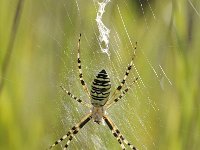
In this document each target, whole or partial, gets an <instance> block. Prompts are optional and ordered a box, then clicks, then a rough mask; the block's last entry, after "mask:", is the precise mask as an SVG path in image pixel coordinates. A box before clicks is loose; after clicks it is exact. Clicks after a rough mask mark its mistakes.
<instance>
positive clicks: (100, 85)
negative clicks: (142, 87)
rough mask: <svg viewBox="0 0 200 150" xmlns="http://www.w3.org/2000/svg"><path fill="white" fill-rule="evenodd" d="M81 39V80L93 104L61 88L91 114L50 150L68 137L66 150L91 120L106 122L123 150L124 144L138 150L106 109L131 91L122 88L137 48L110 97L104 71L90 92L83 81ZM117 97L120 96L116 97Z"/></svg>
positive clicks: (79, 64)
mask: <svg viewBox="0 0 200 150" xmlns="http://www.w3.org/2000/svg"><path fill="white" fill-rule="evenodd" d="M80 39H81V34H80V37H79V41H78V55H77V58H78V71H79V78H80V82H81V84H82V86H83V89H84V91H85V92H86V93H87V95H88V97H89V99H90V100H91V104H89V103H86V102H85V101H82V100H81V99H79V98H77V97H75V96H74V95H73V94H72V93H71V92H69V91H67V90H66V89H65V88H64V87H63V86H61V88H62V89H63V91H64V92H66V93H67V94H68V95H69V96H70V97H71V98H73V99H74V100H76V101H77V102H79V103H81V104H83V105H84V106H86V107H89V108H91V112H90V113H88V114H87V115H86V116H85V117H83V119H82V120H81V121H80V122H79V123H77V124H76V125H75V126H73V127H72V128H71V130H69V131H68V132H67V133H66V134H65V135H64V136H63V137H61V138H60V139H59V140H57V141H56V142H55V143H54V144H53V145H51V146H50V147H49V149H51V148H52V147H54V146H55V145H57V144H59V143H60V142H61V141H63V140H64V139H66V138H67V137H69V139H68V141H67V143H66V145H65V146H64V150H66V149H67V147H68V146H69V144H70V142H71V141H72V139H73V137H74V135H76V134H77V133H78V132H79V130H80V129H81V128H82V127H83V126H84V125H86V124H87V123H88V122H89V121H90V120H91V119H93V120H94V122H95V123H98V124H100V123H101V122H102V121H103V120H104V121H105V123H106V124H107V125H108V127H109V129H110V130H111V132H112V134H113V135H114V137H115V138H116V139H117V141H118V143H119V144H120V146H121V148H122V149H123V150H125V146H124V143H125V144H127V145H128V146H129V147H130V148H131V149H133V150H136V147H135V146H133V145H132V144H131V143H130V142H128V140H126V139H125V137H124V136H123V135H122V134H121V133H120V131H119V130H118V128H117V126H116V125H115V124H114V123H113V122H112V121H111V119H110V118H109V117H108V116H107V115H106V113H105V110H106V109H108V108H110V107H111V106H112V105H113V104H114V103H116V102H118V101H119V100H120V99H121V98H122V97H123V96H124V95H125V94H126V93H127V92H128V90H129V88H126V89H125V90H122V87H123V86H124V84H125V82H126V78H127V77H128V75H129V72H130V70H131V67H132V65H133V59H134V57H135V51H136V46H135V49H134V54H133V57H132V60H131V63H130V64H129V65H128V68H127V70H126V73H125V76H124V78H123V80H122V81H121V83H120V85H119V86H118V87H117V88H116V90H115V91H114V93H113V94H112V95H111V96H110V97H109V95H110V89H111V83H110V78H109V76H108V74H107V73H106V71H105V70H104V69H103V70H101V71H100V72H99V73H98V74H97V76H96V78H95V79H94V81H93V82H92V88H91V91H90V92H89V90H88V88H87V85H86V83H85V81H84V79H83V73H82V69H81V59H80ZM136 45H137V43H136ZM137 79H138V78H136V79H135V80H134V83H135V82H136V80H137ZM121 90H122V91H121ZM119 92H120V94H119ZM117 95H119V96H118V97H116V96H117Z"/></svg>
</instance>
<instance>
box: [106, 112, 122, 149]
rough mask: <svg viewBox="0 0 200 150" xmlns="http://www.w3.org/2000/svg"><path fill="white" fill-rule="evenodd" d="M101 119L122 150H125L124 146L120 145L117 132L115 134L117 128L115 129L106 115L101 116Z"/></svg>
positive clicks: (120, 141)
mask: <svg viewBox="0 0 200 150" xmlns="http://www.w3.org/2000/svg"><path fill="white" fill-rule="evenodd" d="M103 119H104V120H105V122H106V124H107V125H108V127H109V129H110V130H111V132H112V134H113V135H114V136H115V138H116V139H117V141H118V142H119V144H120V146H121V148H122V150H125V149H126V148H125V146H124V144H123V143H122V140H121V138H120V136H119V134H117V132H116V130H117V128H116V127H115V125H114V124H113V123H112V121H111V120H110V119H109V118H108V117H107V116H106V115H104V116H103Z"/></svg>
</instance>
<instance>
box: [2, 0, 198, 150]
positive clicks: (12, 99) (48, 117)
mask: <svg viewBox="0 0 200 150" xmlns="http://www.w3.org/2000/svg"><path fill="white" fill-rule="evenodd" d="M141 4H142V7H141ZM97 9H98V4H97V1H96V0H77V1H74V0H59V1H55V0H44V1H41V0H32V1H31V0H26V1H23V0H1V1H0V149H1V150H11V149H12V150H27V149H28V150H38V149H41V150H42V149H46V148H47V147H49V146H50V145H51V144H53V142H54V141H55V140H57V139H59V138H60V137H61V136H62V135H64V134H65V133H66V132H67V131H68V130H69V129H70V128H71V127H72V126H73V125H74V124H75V123H77V122H78V121H79V120H80V119H81V117H82V116H84V114H86V113H87V112H88V111H89V110H88V109H87V108H84V107H83V106H82V105H80V104H78V103H77V102H75V101H74V100H72V99H70V98H69V97H68V96H66V94H65V93H64V92H63V91H62V90H61V89H60V88H59V86H60V84H63V85H64V86H65V87H66V88H67V89H69V90H70V91H72V92H73V93H74V95H76V96H78V97H81V98H82V99H84V100H87V101H88V99H87V96H86V94H85V93H84V92H83V90H82V87H81V86H80V83H79V79H78V72H77V64H76V55H77V41H78V36H79V33H82V34H83V36H82V40H81V58H82V66H83V73H84V78H85V80H86V82H87V84H88V86H89V87H90V83H91V82H92V80H93V78H94V77H95V75H96V74H97V73H98V71H99V70H101V69H102V68H105V69H106V70H107V71H108V74H109V75H110V78H111V82H112V83H113V86H112V87H113V90H114V88H115V87H116V86H117V85H118V84H119V82H120V80H121V79H122V78H123V75H124V72H125V68H126V67H127V64H128V63H129V62H130V59H131V54H132V52H133V51H132V45H134V43H135V42H136V41H137V42H138V48H137V56H136V59H135V61H134V64H135V67H136V68H137V71H136V70H135V69H133V71H132V72H131V73H130V77H129V78H128V80H127V86H129V85H130V84H131V83H132V82H133V80H134V77H136V76H139V77H140V80H139V81H138V83H137V84H136V86H135V87H132V90H130V92H129V93H128V94H127V96H126V97H125V98H124V99H123V100H121V101H120V102H118V104H116V105H115V106H113V107H112V108H111V109H110V110H109V111H108V114H109V116H110V117H111V118H112V120H113V121H114V122H115V123H116V125H117V126H118V128H119V129H120V131H121V132H122V133H123V134H124V136H125V137H126V138H127V139H128V140H130V141H131V143H133V144H134V145H135V146H136V147H137V148H139V149H140V150H141V149H142V150H145V149H148V150H153V149H154V150H155V149H158V150H169V149H170V150H188V149H190V150H197V149H199V148H200V98H199V97H200V94H199V89H200V88H199V85H200V67H199V66H200V42H199V40H200V14H199V13H200V1H198V0H166V1H159V0H146V1H145V0H134V1H133V0H111V2H110V3H108V5H107V7H106V12H105V14H104V15H103V21H104V24H105V25H106V26H107V27H108V28H109V29H111V32H110V58H109V57H108V55H107V54H104V53H102V52H101V51H100V47H99V45H98V40H97V36H98V35H99V32H98V28H97V24H96V22H95V18H96V11H97ZM122 19H123V20H122ZM124 25H125V26H124ZM129 38H130V39H129ZM130 41H131V42H132V44H131V42H130ZM160 66H161V67H162V68H163V70H164V72H165V74H166V76H167V77H168V78H169V80H170V82H171V83H172V84H170V82H169V81H168V79H167V77H166V76H165V74H164V73H163V72H162V70H161V68H160ZM154 71H155V72H156V73H155V72H154ZM137 72H138V73H139V75H138V73H137ZM65 143H66V141H64V142H63V145H64V144H65ZM55 149H61V146H60V145H59V146H57V147H55ZM69 149H83V150H86V149H89V150H93V149H97V150H98V149H99V150H106V149H109V150H110V149H116V150H117V149H119V150H120V146H119V144H118V143H117V140H116V139H115V138H114V137H113V135H112V134H111V132H110V131H109V129H108V127H107V126H99V125H97V124H94V123H92V122H90V123H88V124H87V125H86V126H85V127H84V128H83V129H82V130H81V131H80V133H79V134H78V135H77V136H76V139H75V140H73V141H72V142H71V144H70V146H69ZM127 149H129V148H128V147H127Z"/></svg>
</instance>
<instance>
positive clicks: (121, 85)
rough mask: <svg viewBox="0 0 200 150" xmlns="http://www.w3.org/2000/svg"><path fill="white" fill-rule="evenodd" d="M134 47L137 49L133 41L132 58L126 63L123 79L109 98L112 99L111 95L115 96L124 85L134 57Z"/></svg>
mask: <svg viewBox="0 0 200 150" xmlns="http://www.w3.org/2000/svg"><path fill="white" fill-rule="evenodd" d="M136 49H137V42H136V43H135V48H134V53H133V56H132V59H131V62H130V64H129V65H128V67H127V70H126V73H125V75H124V78H123V80H122V81H121V83H120V85H119V86H118V87H117V88H116V90H115V91H114V93H113V94H112V96H111V97H110V99H112V98H113V97H115V96H116V95H117V93H118V92H120V91H121V89H122V87H123V86H124V84H125V82H126V79H127V77H128V75H129V72H130V70H131V68H132V65H133V60H134V58H135V52H136Z"/></svg>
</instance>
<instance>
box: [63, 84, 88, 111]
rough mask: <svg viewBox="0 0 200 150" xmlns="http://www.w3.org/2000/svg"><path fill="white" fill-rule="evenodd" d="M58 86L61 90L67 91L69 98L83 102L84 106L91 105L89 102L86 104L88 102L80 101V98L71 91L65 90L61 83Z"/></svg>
mask: <svg viewBox="0 0 200 150" xmlns="http://www.w3.org/2000/svg"><path fill="white" fill-rule="evenodd" d="M60 87H61V88H62V90H63V91H64V92H65V93H67V94H68V95H69V96H70V97H71V98H73V99H74V100H76V101H77V102H79V103H81V104H83V105H84V106H87V107H89V108H90V107H91V105H90V104H88V103H86V102H84V101H82V100H81V99H80V98H77V97H76V96H74V95H73V94H72V93H71V92H69V91H68V90H66V89H65V88H64V87H63V86H62V85H61V86H60Z"/></svg>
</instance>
